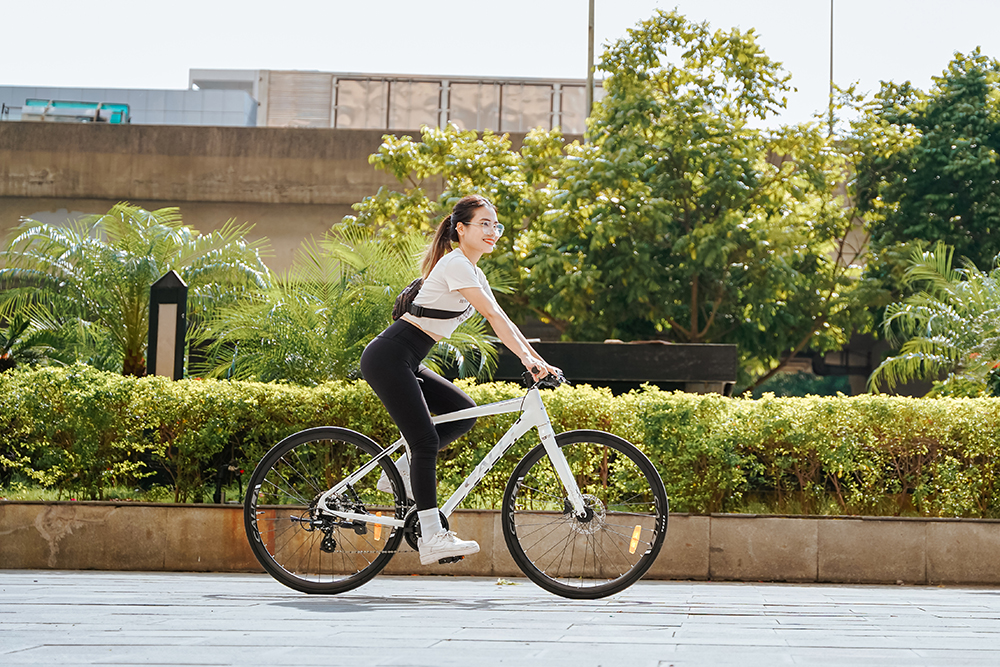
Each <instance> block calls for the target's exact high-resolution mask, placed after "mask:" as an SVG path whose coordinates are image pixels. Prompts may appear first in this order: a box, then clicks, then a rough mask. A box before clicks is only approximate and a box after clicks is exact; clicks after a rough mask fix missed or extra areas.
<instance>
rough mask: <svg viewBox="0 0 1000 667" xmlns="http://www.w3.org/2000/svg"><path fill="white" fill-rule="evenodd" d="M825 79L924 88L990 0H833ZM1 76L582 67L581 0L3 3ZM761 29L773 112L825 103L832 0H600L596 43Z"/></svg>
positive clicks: (87, 80) (980, 28) (158, 80)
mask: <svg viewBox="0 0 1000 667" xmlns="http://www.w3.org/2000/svg"><path fill="white" fill-rule="evenodd" d="M833 3H834V4H833V32H834V40H833V51H834V56H833V69H834V81H835V82H836V83H837V84H838V85H841V86H845V85H849V84H851V83H854V82H857V83H858V84H859V88H860V90H862V91H868V92H873V91H875V90H877V89H878V85H879V81H881V80H891V81H896V82H902V81H905V80H909V81H912V82H913V84H914V85H916V86H917V87H919V88H921V89H925V90H926V89H927V88H929V87H930V85H931V83H932V81H931V77H932V76H935V75H939V74H940V73H941V71H942V70H944V68H945V67H946V66H947V64H948V62H949V60H951V58H952V55H953V53H954V52H956V51H960V52H962V53H968V52H970V51H972V50H973V49H974V48H976V47H977V46H980V47H982V50H983V53H985V54H986V55H989V56H991V57H997V58H1000V29H998V26H1000V1H998V0H833ZM6 4H7V6H6V7H4V9H3V11H2V15H0V16H2V19H0V21H2V23H3V24H4V26H5V27H6V29H5V30H4V31H3V32H4V35H5V36H4V57H3V58H2V59H0V85H18V86H58V87H73V88H154V89H159V88H167V89H182V88H187V87H188V71H189V70H190V69H274V70H278V69H298V70H317V71H324V72H360V73H385V74H425V75H455V76H459V75H461V76H498V77H515V78H520V77H540V78H580V79H582V78H585V77H586V69H587V22H588V2H587V0H500V1H499V2H478V1H476V0H463V1H457V0H405V1H403V0H368V1H367V2H359V1H357V0H352V1H345V0H325V1H318V0H296V1H295V2H292V3H287V4H283V3H276V2H273V0H269V1H268V2H262V1H260V0H242V1H241V2H235V1H233V0H228V1H222V0H170V1H169V2H167V1H150V0H130V2H126V3H111V4H108V3H98V4H94V3H86V2H80V1H79V0H72V1H70V0H48V1H47V2H10V3H6ZM658 8H659V9H665V10H669V9H673V8H677V9H678V10H679V11H680V12H681V13H682V14H684V15H685V16H687V17H688V18H689V19H691V20H694V21H698V22H701V21H708V22H709V23H710V24H711V26H712V27H713V28H723V29H729V28H732V27H739V28H741V29H743V30H747V29H750V28H753V29H755V31H756V32H757V33H758V35H759V37H758V39H759V42H760V43H761V44H762V45H763V47H764V49H765V51H766V52H767V54H768V55H769V56H770V57H771V58H772V59H774V60H777V61H780V62H782V63H783V65H784V67H785V69H786V70H787V71H788V72H790V73H791V74H792V82H791V83H792V85H793V86H795V87H796V89H797V91H796V92H794V93H792V94H791V95H789V104H788V108H787V110H786V111H785V112H783V113H782V116H781V118H780V119H778V120H780V122H800V121H805V120H808V119H809V118H810V117H811V115H812V114H814V113H816V112H819V111H822V110H823V109H824V108H825V106H826V104H827V101H828V93H829V72H830V0H739V1H736V0H672V1H664V2H660V1H657V0H595V50H596V52H597V54H598V58H599V54H600V51H601V45H602V44H604V43H608V42H611V41H614V40H617V39H620V38H622V37H624V36H625V35H626V31H627V29H628V28H630V27H633V26H635V24H636V23H638V22H639V21H642V20H644V19H647V18H649V17H650V16H651V15H652V14H653V12H654V11H655V10H656V9H658Z"/></svg>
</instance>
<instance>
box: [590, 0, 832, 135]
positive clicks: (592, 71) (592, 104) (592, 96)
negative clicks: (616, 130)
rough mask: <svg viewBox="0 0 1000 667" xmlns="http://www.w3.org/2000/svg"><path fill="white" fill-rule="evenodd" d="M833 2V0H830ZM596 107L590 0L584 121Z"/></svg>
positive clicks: (592, 6) (591, 1)
mask: <svg viewBox="0 0 1000 667" xmlns="http://www.w3.org/2000/svg"><path fill="white" fill-rule="evenodd" d="M830 1H831V2H832V1H833V0H830ZM593 108H594V0H590V21H589V23H588V24H587V113H586V114H584V121H586V119H587V118H590V111H591V109H593Z"/></svg>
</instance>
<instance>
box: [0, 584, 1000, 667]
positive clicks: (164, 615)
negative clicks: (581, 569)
mask: <svg viewBox="0 0 1000 667" xmlns="http://www.w3.org/2000/svg"><path fill="white" fill-rule="evenodd" d="M515 583H516V585H513V586H507V585H504V586H497V585H496V580H495V579H488V578H464V577H438V576H424V577H379V578H377V579H375V580H374V581H372V582H371V583H369V584H368V585H366V586H364V587H363V588H360V589H358V590H356V591H352V592H350V593H348V594H344V595H339V596H307V595H302V594H299V593H296V592H295V591H291V590H289V589H287V588H285V587H283V586H281V585H279V584H277V583H276V582H274V581H273V580H271V579H270V578H268V577H267V576H266V575H254V574H249V575H247V574H239V575H233V574H205V573H199V574H186V573H135V572H128V573H121V572H93V571H87V572H60V571H34V572H32V571H22V570H0V665H17V666H20V665H46V666H49V665H58V666H59V667H72V666H73V665H82V664H162V665H241V666H242V665H258V664H267V665H278V666H283V665H296V666H298V667H310V666H311V665H323V666H324V667H330V666H336V665H351V666H352V667H354V666H355V665H357V666H359V667H362V666H365V665H433V666H434V667H442V666H449V665H462V666H463V667H465V666H466V665H468V664H470V656H474V663H475V664H476V665H477V667H480V666H483V667H491V666H492V665H507V664H515V665H535V664H537V665H545V667H562V666H563V665H565V666H566V667H569V666H570V665H572V667H590V666H592V665H595V666H596V665H608V666H610V665H627V667H645V666H647V665H648V666H650V667H652V666H660V665H664V666H665V665H740V666H741V667H746V666H750V667H753V666H755V665H761V666H764V667H776V666H777V665H850V667H864V666H865V665H878V666H879V667H886V666H892V665H906V666H907V667H917V666H920V665H952V664H954V665H986V664H989V665H994V666H995V665H1000V594H998V591H995V590H989V589H983V588H959V587H949V588H938V587H913V586H851V585H790V584H752V583H733V582H728V583H713V582H662V581H657V582H639V583H638V584H636V585H635V586H633V587H632V588H630V589H629V590H628V591H626V592H625V593H622V594H619V595H616V596H613V597H611V598H606V599H603V600H593V601H590V600H564V599H562V598H558V597H556V596H552V595H549V594H548V593H546V592H545V591H543V590H541V589H539V588H537V587H536V586H534V585H532V584H530V583H528V582H527V581H526V580H523V579H519V580H515ZM317 638H320V639H319V645H320V648H316V647H317V641H318V639H317Z"/></svg>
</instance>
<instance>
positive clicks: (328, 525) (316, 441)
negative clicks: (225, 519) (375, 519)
mask: <svg viewBox="0 0 1000 667" xmlns="http://www.w3.org/2000/svg"><path fill="white" fill-rule="evenodd" d="M381 451H382V448H381V447H379V446H378V445H377V444H375V442H373V441H372V440H371V439H369V438H368V437H366V436H364V435H361V434H360V433H356V432H354V431H350V430H348V429H343V428H337V427H333V426H327V427H320V428H312V429H307V430H305V431H300V432H299V433H296V434H294V435H291V436H289V437H287V438H285V439H284V440H282V441H281V442H280V443H278V444H277V445H275V446H274V447H273V448H272V449H271V451H269V452H268V453H267V454H266V455H265V456H264V458H263V459H262V460H261V462H260V463H259V464H258V465H257V468H256V470H254V472H253V475H252V476H251V477H250V483H249V486H248V488H247V495H246V499H245V502H244V503H243V518H244V526H245V528H246V533H247V539H249V541H250V547H251V549H252V550H253V553H254V556H256V557H257V560H258V561H259V562H260V564H261V565H262V566H263V567H264V569H265V570H267V572H268V574H270V575H271V576H272V577H274V578H275V579H277V580H278V581H280V582H281V583H283V584H284V585H286V586H288V587H290V588H294V589H295V590H297V591H302V592H303V593H326V594H333V593H343V592H345V591H349V590H351V589H353V588H356V587H358V586H360V585H362V584H364V583H366V582H367V581H369V580H370V579H371V578H372V577H374V576H375V575H376V574H378V573H379V572H380V571H381V570H382V568H384V567H385V566H386V564H387V563H388V562H389V559H390V558H392V555H393V554H394V553H395V552H396V550H397V549H398V548H399V544H400V541H401V540H402V539H403V530H402V528H393V527H392V526H383V525H379V524H372V523H368V522H363V521H346V520H343V519H338V518H336V517H333V516H331V515H330V514H329V513H326V512H323V511H321V510H320V508H319V507H318V501H319V498H320V495H321V494H323V493H324V492H325V491H327V490H328V489H330V488H331V487H333V486H334V485H335V484H337V482H339V481H341V480H342V479H344V478H345V477H347V476H348V475H350V474H351V473H352V472H354V471H356V470H358V469H359V468H360V467H361V466H363V465H364V464H365V463H367V462H369V461H370V460H371V458H372V457H373V456H375V455H377V454H379V453H380V452H381ZM383 471H385V473H386V475H387V476H388V477H389V480H390V483H391V485H392V488H393V490H394V493H393V494H389V493H384V492H382V491H379V490H377V489H376V488H375V485H376V483H377V481H378V478H379V476H380V475H381V474H382V472H383ZM405 498H406V494H405V492H404V491H403V480H402V478H401V477H400V476H399V472H398V471H397V470H396V467H395V466H394V465H393V464H392V461H391V459H390V458H389V457H388V456H386V457H384V458H383V459H382V461H381V462H380V464H379V465H378V466H375V468H374V469H373V470H372V471H371V472H369V473H368V474H367V475H365V476H364V477H362V478H361V479H360V480H358V481H357V482H356V483H354V484H352V485H349V486H348V487H347V488H346V489H345V490H344V492H343V493H342V494H340V495H338V496H336V497H334V498H331V499H330V501H329V502H328V503H327V505H328V507H330V508H332V509H336V510H341V511H347V512H353V513H357V514H369V515H373V516H374V515H376V514H377V513H378V514H381V515H382V516H387V517H394V518H397V519H402V518H403V514H404V512H405V509H406V507H405V502H406V501H405Z"/></svg>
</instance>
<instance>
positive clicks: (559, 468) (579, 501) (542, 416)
mask: <svg viewBox="0 0 1000 667" xmlns="http://www.w3.org/2000/svg"><path fill="white" fill-rule="evenodd" d="M524 417H526V418H527V419H529V420H531V421H530V423H531V424H532V425H533V426H535V428H536V429H537V430H538V437H539V438H540V439H541V441H542V446H543V447H545V453H546V454H547V455H548V457H549V460H550V461H551V462H552V467H553V468H555V471H556V474H557V475H559V480H560V481H561V482H562V484H563V488H564V489H565V490H566V497H567V499H568V500H569V503H570V505H572V507H573V513H574V514H575V515H576V516H577V518H579V519H583V518H584V517H585V516H586V514H587V509H586V506H585V504H584V500H583V494H582V493H581V492H580V487H579V485H578V484H577V483H576V478H575V477H574V476H573V471H572V470H570V467H569V462H568V461H567V460H566V456H565V455H564V454H563V452H562V449H561V448H560V447H559V444H558V443H557V442H556V433H555V431H554V430H553V429H552V422H551V421H549V415H548V412H546V410H545V404H544V403H542V396H541V394H540V393H539V392H538V390H537V389H535V390H533V391H531V392H529V393H528V396H527V397H526V398H525V406H524Z"/></svg>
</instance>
